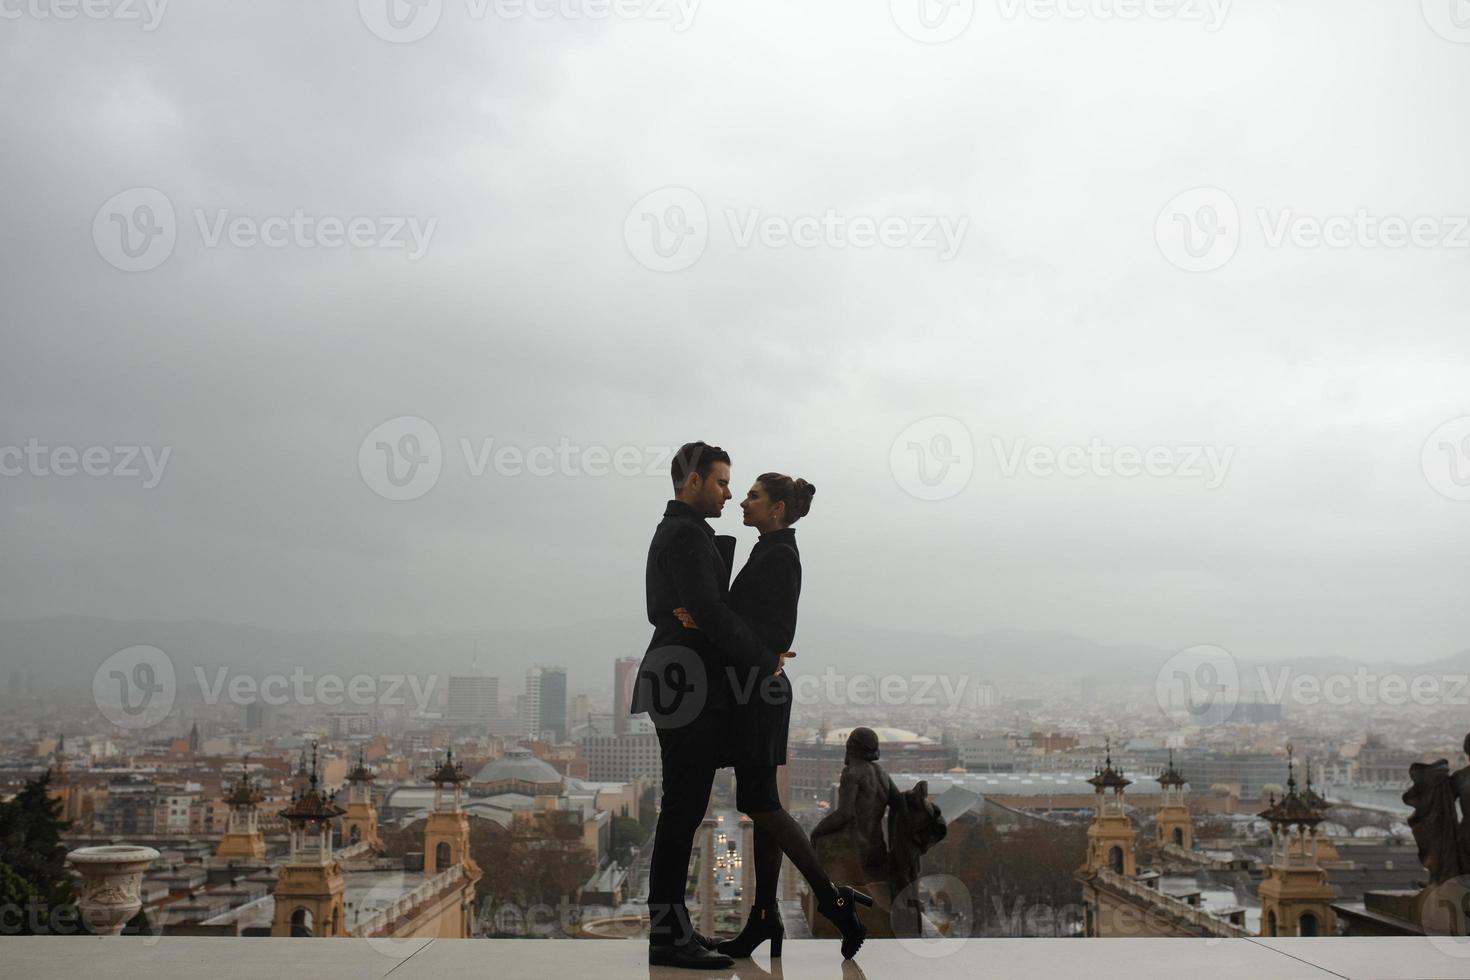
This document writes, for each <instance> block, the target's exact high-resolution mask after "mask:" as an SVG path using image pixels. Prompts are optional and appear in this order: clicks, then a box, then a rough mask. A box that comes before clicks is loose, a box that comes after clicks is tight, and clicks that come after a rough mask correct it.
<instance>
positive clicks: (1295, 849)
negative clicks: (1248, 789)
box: [1260, 744, 1337, 936]
mask: <svg viewBox="0 0 1470 980" xmlns="http://www.w3.org/2000/svg"><path fill="white" fill-rule="evenodd" d="M1326 808H1327V801H1326V800H1324V799H1323V798H1322V797H1321V796H1318V795H1317V793H1315V792H1314V791H1313V790H1312V785H1311V778H1310V777H1308V780H1307V788H1306V791H1305V792H1298V791H1297V787H1296V771H1295V760H1294V759H1293V758H1292V747H1291V745H1289V744H1288V745H1287V746H1286V795H1285V796H1283V797H1282V798H1281V800H1280V801H1279V802H1278V801H1277V800H1276V795H1275V794H1274V793H1273V794H1272V795H1271V802H1270V806H1268V807H1266V809H1264V810H1262V811H1261V813H1260V816H1262V817H1264V818H1265V819H1266V820H1267V821H1269V822H1270V824H1271V861H1270V863H1269V864H1267V865H1266V874H1265V877H1264V878H1262V879H1261V892H1260V893H1261V935H1262V936H1332V935H1336V933H1337V914H1336V913H1335V912H1333V910H1332V901H1333V899H1335V898H1336V897H1337V893H1336V891H1335V890H1334V889H1333V887H1332V886H1331V885H1330V884H1328V883H1327V872H1326V871H1324V870H1323V869H1322V866H1321V864H1320V863H1319V860H1318V858H1319V854H1318V849H1317V825H1318V824H1320V823H1321V822H1322V820H1323V819H1324V817H1325V811H1326Z"/></svg>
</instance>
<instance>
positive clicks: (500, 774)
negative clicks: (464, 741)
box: [473, 746, 561, 785]
mask: <svg viewBox="0 0 1470 980" xmlns="http://www.w3.org/2000/svg"><path fill="white" fill-rule="evenodd" d="M512 780H514V781H517V782H522V783H535V784H543V783H556V784H557V785H561V773H559V772H557V771H556V768H555V767H554V766H552V765H551V764H550V763H548V762H545V761H543V760H541V759H538V758H536V757H535V756H534V755H532V754H531V750H530V749H526V748H521V747H519V746H518V747H516V748H513V749H511V750H510V751H508V752H506V753H505V755H503V756H501V757H500V758H498V759H491V760H490V761H489V762H487V763H485V765H484V766H482V767H481V768H480V771H479V772H478V773H476V774H475V778H474V780H473V782H474V783H476V784H480V785H483V784H486V783H502V782H508V781H512Z"/></svg>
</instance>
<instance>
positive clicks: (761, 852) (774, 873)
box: [746, 807, 837, 909]
mask: <svg viewBox="0 0 1470 980" xmlns="http://www.w3.org/2000/svg"><path fill="white" fill-rule="evenodd" d="M746 816H748V817H750V819H751V820H752V821H753V822H754V823H755V855H754V858H753V860H754V861H755V905H754V907H755V908H758V909H761V908H774V907H775V905H776V882H777V880H778V879H779V878H780V877H781V855H782V854H785V855H786V856H787V857H789V858H790V859H791V863H792V864H794V865H796V868H797V870H798V871H800V872H801V875H802V877H803V878H805V879H806V881H807V884H809V885H811V886H812V894H813V895H814V896H816V899H817V901H818V903H820V904H823V905H830V904H831V902H832V900H833V898H835V896H836V894H837V890H836V889H835V888H833V887H832V879H830V878H828V877H827V873H826V872H825V871H823V870H822V862H821V861H818V860H817V852H816V850H815V849H814V848H813V847H812V842H811V839H810V838H809V837H807V835H806V832H805V831H804V830H802V829H801V824H799V823H797V822H796V821H795V820H794V819H793V818H792V816H791V814H789V813H787V812H786V811H785V810H783V809H780V808H779V807H778V808H776V809H775V810H762V811H761V812H759V813H749V814H746Z"/></svg>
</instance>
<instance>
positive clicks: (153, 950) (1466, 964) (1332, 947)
mask: <svg viewBox="0 0 1470 980" xmlns="http://www.w3.org/2000/svg"><path fill="white" fill-rule="evenodd" d="M784 953H785V955H784V956H783V957H782V958H781V960H779V961H777V963H776V964H772V962H771V959H770V957H769V955H768V954H767V953H766V952H765V951H764V949H763V950H762V951H761V952H759V953H757V954H756V956H755V958H754V959H750V960H741V961H737V965H736V968H735V970H733V971H711V972H703V971H699V972H697V971H684V970H669V969H652V968H650V967H649V966H648V962H647V954H646V947H645V946H644V944H643V943H642V942H639V941H635V940H535V939H460V940H452V939H438V940H427V941H426V940H420V939H415V940H407V941H402V942H399V941H382V942H377V941H371V940H364V939H266V938H258V939H257V938H246V939H223V938H189V937H177V938H163V939H148V938H141V937H140V938H132V937H128V938H116V939H111V938H109V939H99V938H91V937H85V938H76V937H29V936H25V937H21V936H12V937H7V938H3V939H0V977H4V978H6V980H384V978H386V977H389V976H391V977H392V978H393V980H468V978H480V977H483V978H486V980H500V978H512V980H518V978H522V977H525V978H534V980H581V978H587V980H593V978H597V980H604V978H605V980H667V978H675V977H679V978H688V977H691V976H705V977H738V978H739V980H771V978H777V980H805V978H819V980H864V978H867V980H886V978H900V980H951V978H954V980H959V978H964V980H982V978H983V980H999V978H1008V977H1062V978H1072V977H1086V978H1088V980H1110V978H1114V977H1116V978H1127V980H1155V978H1157V980H1205V978H1213V977H1231V978H1237V980H1270V978H1283V980H1284V978H1304V980H1308V978H1315V980H1322V978H1332V977H1341V978H1352V980H1357V978H1375V980H1390V978H1402V980H1437V978H1447V980H1448V978H1454V980H1463V978H1470V940H1446V939H1440V940H1430V939H1422V938H1417V937H1415V938H1408V937H1405V938H1337V937H1333V938H1322V939H1225V940H1210V939H970V940H960V939H955V940H930V941H926V942H925V943H923V944H922V945H916V946H913V947H911V946H909V945H908V944H907V943H905V942H901V941H898V940H891V939H890V940H869V941H868V943H867V945H866V946H864V947H863V950H862V952H861V953H860V954H859V955H858V957H857V959H856V960H855V961H853V962H852V963H849V964H846V965H844V964H843V962H842V958H841V954H840V953H839V952H838V948H837V943H836V941H835V940H816V939H812V940H791V941H788V942H787V943H786V947H785V950H784Z"/></svg>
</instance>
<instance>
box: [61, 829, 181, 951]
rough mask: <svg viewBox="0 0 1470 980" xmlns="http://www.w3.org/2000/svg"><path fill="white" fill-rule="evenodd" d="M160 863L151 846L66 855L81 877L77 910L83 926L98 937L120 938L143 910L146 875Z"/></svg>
mask: <svg viewBox="0 0 1470 980" xmlns="http://www.w3.org/2000/svg"><path fill="white" fill-rule="evenodd" d="M156 860H158V852H157V851H155V850H154V849H153V848H151V847H134V846H132V845H131V844H110V845H107V846H104V847H81V848H78V849H77V850H75V851H72V852H71V853H70V854H68V855H67V856H66V863H67V864H68V865H70V866H71V868H72V870H73V871H76V872H77V873H78V874H80V875H81V876H82V881H81V886H80V888H79V892H80V894H79V895H78V897H77V908H78V909H80V910H81V913H82V924H83V925H85V926H86V927H87V931H88V932H90V933H92V934H93V935H97V936H117V935H120V934H121V933H122V931H123V927H124V926H125V925H127V924H128V920H130V919H131V918H132V917H133V916H135V915H137V914H138V910H139V909H141V908H142V907H143V897H142V892H141V885H142V883H143V872H144V871H147V870H148V866H149V865H150V864H152V863H153V862H154V861H156Z"/></svg>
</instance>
